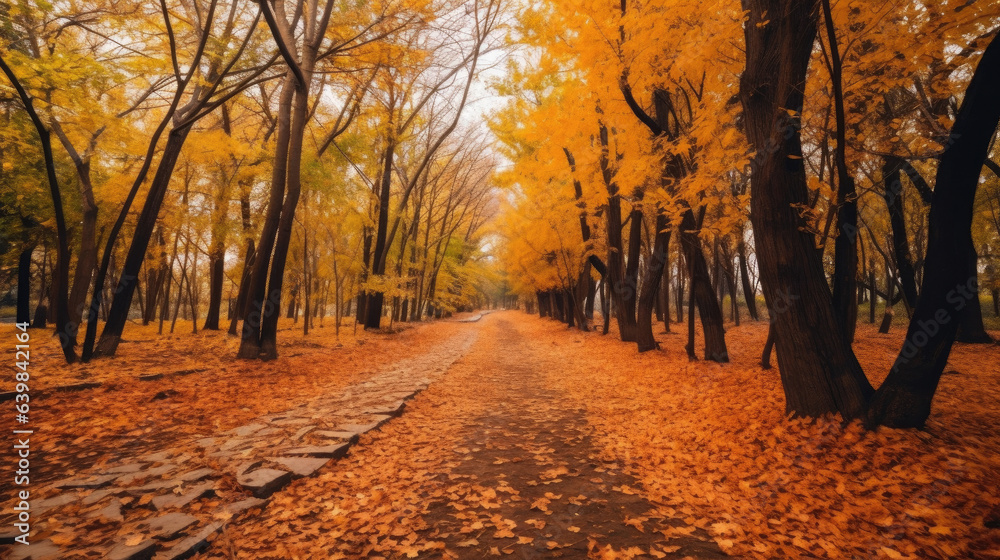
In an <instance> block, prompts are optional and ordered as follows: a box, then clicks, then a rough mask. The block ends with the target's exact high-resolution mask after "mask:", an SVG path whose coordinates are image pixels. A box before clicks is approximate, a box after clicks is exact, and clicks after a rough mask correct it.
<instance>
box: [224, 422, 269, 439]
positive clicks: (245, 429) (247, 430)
mask: <svg viewBox="0 0 1000 560" xmlns="http://www.w3.org/2000/svg"><path fill="white" fill-rule="evenodd" d="M266 427H267V426H265V425H264V424H258V423H254V424H247V425H246V426H239V427H237V428H233V429H232V430H229V432H227V433H230V434H233V435H234V436H240V437H246V436H248V435H250V434H252V433H254V432H259V431H261V430H263V429H264V428H266Z"/></svg>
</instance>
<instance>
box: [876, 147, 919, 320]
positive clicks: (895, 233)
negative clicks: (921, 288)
mask: <svg viewBox="0 0 1000 560" xmlns="http://www.w3.org/2000/svg"><path fill="white" fill-rule="evenodd" d="M902 169H903V160H902V158H899V157H896V156H886V157H884V158H883V160H882V187H883V191H882V198H884V199H885V205H886V207H887V208H888V210H889V224H890V226H891V228H892V250H893V256H894V257H895V260H896V269H897V270H898V271H899V282H900V284H901V285H902V287H903V301H904V302H905V303H906V309H907V312H909V311H911V310H912V309H913V308H914V307H916V306H917V281H916V273H915V272H914V270H913V261H912V259H911V258H910V242H909V240H908V239H907V235H906V219H905V216H904V214H903V208H904V205H903V181H902Z"/></svg>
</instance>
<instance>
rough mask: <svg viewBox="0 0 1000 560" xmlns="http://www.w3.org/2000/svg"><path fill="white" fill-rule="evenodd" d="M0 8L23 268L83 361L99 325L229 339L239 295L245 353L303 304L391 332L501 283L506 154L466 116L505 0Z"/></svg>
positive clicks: (257, 349) (107, 350) (14, 246)
mask: <svg viewBox="0 0 1000 560" xmlns="http://www.w3.org/2000/svg"><path fill="white" fill-rule="evenodd" d="M0 9H2V10H3V14H2V22H3V25H2V26H0V27H2V30H0V31H2V40H3V44H2V45H0V68H2V70H3V72H4V74H5V76H6V82H7V84H8V85H6V86H0V87H2V91H4V92H5V93H4V94H3V96H2V98H0V104H2V106H3V109H4V110H3V114H2V119H3V127H2V133H0V134H2V137H0V158H2V160H3V176H2V178H0V183H2V188H0V197H2V198H3V201H2V202H3V211H2V216H0V220H3V222H4V231H5V232H9V234H8V236H7V237H6V238H5V239H4V240H3V242H4V245H5V246H4V247H3V249H4V253H5V257H4V258H5V259H7V263H5V264H7V265H8V266H5V269H7V270H14V269H15V266H14V265H15V263H16V270H17V271H18V275H19V278H18V280H19V281H18V294H17V297H18V306H17V319H18V321H27V320H28V319H29V306H30V303H31V302H32V300H35V301H37V302H38V303H39V305H40V306H41V304H42V302H44V301H46V300H47V301H48V302H49V303H50V305H49V307H50V313H49V314H50V315H51V316H52V317H53V319H54V322H55V327H56V333H57V335H58V336H59V338H60V341H61V345H62V348H63V351H64V353H65V356H66V359H67V360H69V361H73V360H74V359H76V353H77V352H76V346H77V343H78V338H79V331H85V336H84V338H83V348H82V357H83V359H84V360H89V359H90V358H92V357H95V356H111V355H114V354H115V352H116V349H117V347H118V344H119V342H120V341H121V339H122V336H123V333H124V330H125V327H126V324H127V322H128V320H129V318H130V317H131V316H134V315H135V314H136V312H138V313H139V314H140V315H141V317H142V320H143V322H145V323H148V322H151V321H154V320H156V319H157V316H159V320H160V321H161V328H162V323H163V322H164V320H166V319H168V318H169V317H170V316H171V315H172V316H173V317H174V320H176V316H177V314H178V313H179V310H180V308H181V306H182V305H183V306H184V307H185V308H186V309H187V310H189V311H185V313H188V312H189V314H190V316H192V317H193V319H194V322H195V325H196V326H195V328H197V323H198V322H199V319H200V318H199V311H200V310H201V309H204V310H206V315H205V317H204V319H205V321H204V328H206V329H219V328H220V322H222V320H223V302H224V301H226V300H228V305H226V306H225V307H227V308H228V311H229V314H228V316H229V318H230V324H229V329H230V332H231V333H233V334H241V336H242V338H241V345H240V349H239V354H238V355H239V357H241V358H246V359H257V358H260V359H273V358H274V357H276V356H277V350H276V336H277V322H278V318H279V316H280V315H281V314H282V307H283V306H282V302H283V301H284V302H285V303H286V304H287V307H288V308H289V310H290V313H289V314H290V315H295V316H297V314H298V310H299V309H301V312H302V314H303V315H304V317H306V320H305V321H304V322H303V328H304V330H305V331H306V332H308V329H309V328H310V327H311V326H312V318H313V317H315V316H317V315H319V314H325V313H326V311H327V309H328V308H329V307H331V306H332V307H333V313H334V314H335V315H336V324H337V326H338V327H339V325H340V317H341V315H342V314H344V313H346V312H347V311H349V309H348V307H351V308H352V309H353V310H355V312H356V313H357V317H358V320H359V321H360V322H361V323H363V324H364V325H365V327H366V328H375V329H377V328H380V326H381V324H382V321H383V318H384V317H389V318H390V319H391V320H402V321H406V320H419V319H421V318H422V317H424V316H427V315H434V314H439V313H441V312H442V311H445V312H447V311H451V310H454V309H458V308H462V307H469V306H475V305H478V304H480V303H482V302H483V300H484V299H485V298H486V297H487V296H488V295H489V294H490V293H491V291H493V290H494V289H495V283H496V281H495V279H494V278H492V277H491V276H490V275H489V274H486V273H485V271H486V270H487V269H488V267H487V266H486V264H487V263H486V262H485V261H484V255H483V252H482V249H481V246H482V245H483V239H484V236H485V232H486V228H485V225H486V224H487V222H488V221H489V219H490V218H491V217H492V215H493V213H494V212H495V202H494V197H493V196H492V192H493V187H492V182H491V170H492V168H493V160H492V156H491V153H490V150H489V149H488V143H487V141H486V139H485V138H484V137H482V135H481V134H478V133H477V132H476V131H475V130H474V129H470V128H469V127H468V126H466V125H465V124H464V123H463V120H462V115H463V111H464V109H465V107H466V105H467V104H468V102H469V94H470V90H471V89H472V87H473V84H474V83H476V81H477V79H478V76H479V75H480V73H481V70H482V64H481V62H480V61H481V60H482V57H483V56H487V55H488V53H490V52H491V51H493V50H494V49H495V48H496V47H497V44H498V39H496V38H495V35H496V34H497V33H496V32H497V30H498V29H499V28H500V27H501V23H502V22H501V12H500V10H499V5H498V3H497V2H496V1H495V0H471V1H469V2H465V1H461V0H444V1H431V2H399V1H388V2H363V3H354V4H343V3H338V2H333V1H332V0H328V1H327V0H322V1H320V0H302V1H286V0H264V1H261V2H237V1H222V0H191V1H188V0H178V1H168V0H160V1H159V2H154V3H150V2H131V1H116V2H105V3H101V2H98V3H94V4H88V5H87V6H83V5H80V4H78V3H76V2H58V1H57V2H34V1H21V2H13V3H8V4H5V5H4V7H3V8H0ZM72 184H75V185H76V187H77V188H76V190H75V193H74V194H73V195H70V191H69V190H68V189H67V188H66V187H67V186H68V185H72ZM32 265H34V266H32ZM33 271H34V274H33ZM32 285H34V286H35V287H36V290H35V291H34V292H33V290H32V289H31V286H32ZM34 294H37V295H34ZM88 295H89V298H88ZM355 295H357V300H356V302H355V303H354V304H353V305H351V306H348V305H347V303H348V302H350V300H351V299H352V298H353V297H354V296H355ZM36 298H37V299H36ZM283 298H284V299H283ZM42 311H43V312H42V313H36V317H38V319H41V320H42V321H44V319H43V318H44V317H45V316H46V313H45V312H44V311H45V310H44V309H43V310H42ZM102 316H103V318H104V320H105V321H104V324H103V329H102V330H101V333H100V337H99V338H98V336H97V334H98V326H99V320H100V319H101V317H102ZM223 327H224V325H223Z"/></svg>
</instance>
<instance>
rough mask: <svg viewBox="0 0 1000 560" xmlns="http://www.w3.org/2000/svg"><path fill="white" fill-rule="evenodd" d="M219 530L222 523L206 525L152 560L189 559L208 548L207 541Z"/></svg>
mask: <svg viewBox="0 0 1000 560" xmlns="http://www.w3.org/2000/svg"><path fill="white" fill-rule="evenodd" d="M221 529H222V523H212V524H211V525H207V526H206V527H204V528H203V529H202V530H200V531H198V532H197V533H195V534H193V535H191V536H190V537H187V538H186V539H184V540H182V541H181V542H179V543H177V544H175V545H174V546H172V547H171V548H170V549H169V550H164V551H163V552H160V553H159V554H157V555H156V556H154V557H153V558H154V560H183V559H184V558H190V557H192V556H194V555H195V554H197V553H199V552H201V551H202V550H204V549H205V548H206V547H208V545H209V542H208V539H210V538H211V537H212V535H214V534H215V533H218V532H219V530H221Z"/></svg>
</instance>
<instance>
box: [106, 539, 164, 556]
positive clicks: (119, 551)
mask: <svg viewBox="0 0 1000 560" xmlns="http://www.w3.org/2000/svg"><path fill="white" fill-rule="evenodd" d="M155 553H156V543H155V542H153V541H152V540H150V539H147V540H144V541H142V542H141V543H139V544H137V545H134V546H128V545H126V544H125V543H121V544H119V545H117V546H116V547H114V548H112V549H111V551H110V552H108V556H107V559H108V560H149V559H150V558H152V557H153V554H155Z"/></svg>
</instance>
